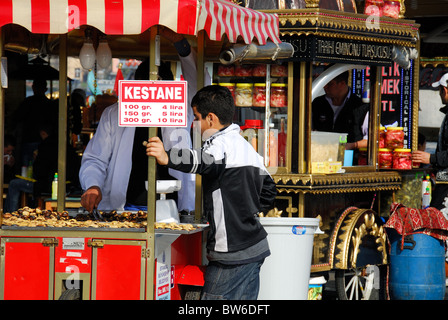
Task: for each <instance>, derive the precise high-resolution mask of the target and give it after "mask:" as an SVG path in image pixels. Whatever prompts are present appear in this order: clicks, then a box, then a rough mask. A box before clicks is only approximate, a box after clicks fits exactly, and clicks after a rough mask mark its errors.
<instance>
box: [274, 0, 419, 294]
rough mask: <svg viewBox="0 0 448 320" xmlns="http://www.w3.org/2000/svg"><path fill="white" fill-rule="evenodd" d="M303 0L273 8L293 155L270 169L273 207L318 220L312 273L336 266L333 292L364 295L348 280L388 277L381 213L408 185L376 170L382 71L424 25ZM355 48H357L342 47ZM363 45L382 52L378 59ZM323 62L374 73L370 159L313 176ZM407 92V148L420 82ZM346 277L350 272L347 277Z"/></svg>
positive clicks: (414, 76) (413, 139) (413, 138)
mask: <svg viewBox="0 0 448 320" xmlns="http://www.w3.org/2000/svg"><path fill="white" fill-rule="evenodd" d="M305 2H306V3H307V8H304V9H297V10H272V11H271V10H268V12H276V13H278V15H279V18H280V26H281V29H280V32H281V35H282V36H283V38H282V40H283V41H285V42H290V43H291V44H293V46H294V49H295V53H294V56H293V58H292V59H291V60H292V61H291V62H289V70H291V72H290V73H289V79H288V88H291V90H290V91H289V98H290V99H289V100H290V101H289V104H288V108H289V109H288V136H289V137H291V139H288V144H287V148H288V149H287V150H288V152H287V153H288V157H287V161H286V166H285V168H279V169H278V170H276V172H274V173H273V174H272V176H273V178H274V180H275V182H276V184H277V190H278V197H277V200H276V209H275V212H276V213H277V214H278V213H281V215H282V216H284V217H286V216H287V217H319V218H320V220H321V223H320V226H319V227H320V231H321V232H320V233H319V232H318V233H317V234H316V235H315V239H314V250H313V259H312V268H311V272H312V273H321V272H327V271H336V286H338V283H339V286H341V288H340V289H338V288H336V289H337V291H341V292H342V293H340V294H339V298H347V299H350V298H356V297H358V298H360V297H359V296H356V294H357V293H356V294H355V296H353V294H351V293H350V292H348V291H347V290H348V285H349V284H348V280H349V279H354V278H360V277H361V278H364V279H365V278H368V277H370V278H372V277H373V276H374V273H375V275H377V273H376V272H377V271H380V273H381V275H382V276H383V275H384V269H382V268H383V266H385V265H387V263H388V254H387V246H386V243H387V241H386V234H385V231H384V229H383V227H382V225H383V223H384V218H383V217H387V215H388V207H389V206H390V202H391V201H392V199H395V200H397V199H399V198H400V197H401V195H400V189H402V188H403V187H404V188H406V183H407V180H406V179H404V178H403V177H404V176H405V175H406V173H404V172H399V171H396V170H395V171H393V170H389V171H386V170H380V169H379V168H378V161H377V156H378V127H379V125H380V123H382V122H381V114H382V112H381V85H382V72H381V68H382V67H384V66H390V65H391V64H393V57H392V52H393V50H395V49H397V48H407V49H416V50H418V49H419V40H418V38H419V34H418V27H419V26H418V25H416V24H415V23H414V21H410V20H403V19H392V18H383V17H381V18H377V19H378V21H377V22H378V25H377V26H376V27H375V28H372V27H371V25H369V19H371V17H369V16H367V15H364V14H357V13H356V12H338V11H333V10H327V9H323V8H319V7H318V3H319V1H305ZM310 2H313V3H314V4H310ZM401 4H402V10H401V13H400V18H403V15H404V13H405V11H404V3H403V2H402V3H401ZM350 46H351V47H353V48H355V46H358V47H357V48H360V50H355V49H353V50H351V51H350V50H348V51H347V50H345V51H344V50H339V49H340V48H349V47H350ZM363 48H369V50H374V51H375V50H376V52H383V53H384V54H379V55H377V56H376V57H375V58H373V57H372V56H369V53H368V50H364V49H363ZM319 63H336V64H352V65H355V66H354V67H353V68H355V69H356V65H360V66H361V65H369V66H370V70H371V74H372V77H371V83H372V85H371V101H370V115H371V116H370V118H369V143H368V150H369V151H368V160H367V164H366V165H362V166H353V167H344V169H345V173H335V174H313V173H311V172H312V170H311V147H310V146H311V102H312V93H313V79H314V78H313V76H314V74H313V68H315V67H316V66H318V65H319ZM418 63H419V61H418V58H416V59H413V60H412V61H411V64H412V69H413V71H412V72H411V73H410V76H409V77H410V78H411V80H413V81H414V82H415V81H416V80H417V81H418V76H419V75H418V67H416V68H413V66H414V65H415V66H418ZM383 73H384V72H383ZM410 95H411V97H410V103H409V109H408V110H407V111H406V112H407V113H409V114H408V115H407V116H408V118H407V120H408V123H407V133H408V145H409V148H410V149H416V147H417V134H418V132H417V131H418V123H417V121H418V86H415V87H414V88H412V89H411V92H410ZM372 128H375V129H374V130H373V129H372ZM413 174H415V173H413ZM406 190H407V189H406ZM408 196H409V195H408ZM404 198H405V197H401V198H400V199H399V200H403V201H404ZM369 270H370V271H369ZM372 270H373V271H372ZM341 275H342V276H341ZM344 275H345V277H344ZM347 275H353V277H352V278H350V277H351V276H350V277H349V279H348V278H347ZM354 280H356V281H358V280H357V279H354ZM350 281H353V280H350ZM364 285H367V284H366V282H365V281H364V282H360V286H361V287H362V286H364ZM367 286H368V285H367ZM370 289H371V288H370ZM370 289H369V290H370ZM362 290H364V292H362V293H361V295H363V296H361V298H371V296H369V295H370V293H371V291H369V293H368V294H367V296H366V293H365V291H366V290H367V289H366V288H364V289H362ZM380 291H381V292H380V295H382V294H384V292H385V291H384V288H381V289H380ZM352 293H353V290H352Z"/></svg>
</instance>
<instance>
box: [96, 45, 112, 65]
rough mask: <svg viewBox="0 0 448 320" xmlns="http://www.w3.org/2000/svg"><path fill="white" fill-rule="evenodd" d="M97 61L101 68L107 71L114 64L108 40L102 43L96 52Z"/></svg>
mask: <svg viewBox="0 0 448 320" xmlns="http://www.w3.org/2000/svg"><path fill="white" fill-rule="evenodd" d="M96 59H97V61H98V65H99V66H100V67H101V68H103V69H106V68H107V67H108V66H110V64H111V62H112V52H111V51H110V48H109V45H108V44H107V40H105V39H104V40H101V41H100V43H99V45H98V49H97V50H96Z"/></svg>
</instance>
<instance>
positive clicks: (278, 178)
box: [272, 171, 402, 194]
mask: <svg viewBox="0 0 448 320" xmlns="http://www.w3.org/2000/svg"><path fill="white" fill-rule="evenodd" d="M272 177H273V179H274V181H275V183H276V185H277V190H278V191H279V192H280V193H282V192H286V193H296V194H297V193H312V194H326V193H350V192H369V191H392V190H399V189H400V188H401V181H402V179H401V175H400V174H399V173H398V172H395V171H387V172H368V173H367V172H366V173H340V174H339V173H336V174H277V175H273V176H272Z"/></svg>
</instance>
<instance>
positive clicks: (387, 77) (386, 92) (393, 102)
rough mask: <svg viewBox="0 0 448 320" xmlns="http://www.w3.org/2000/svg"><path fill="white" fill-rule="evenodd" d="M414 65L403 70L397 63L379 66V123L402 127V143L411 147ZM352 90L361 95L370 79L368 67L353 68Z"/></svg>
mask: <svg viewBox="0 0 448 320" xmlns="http://www.w3.org/2000/svg"><path fill="white" fill-rule="evenodd" d="M413 67H414V65H413V62H412V63H411V68H409V69H408V70H405V69H403V68H401V67H400V66H398V64H397V63H393V64H390V66H383V67H381V75H382V83H381V105H380V111H381V125H382V126H388V125H394V126H397V127H403V130H404V133H405V141H404V145H405V147H406V148H411V147H412V114H413V110H412V109H413V103H412V101H413V98H414V97H413V87H414V83H413V80H414V68H413ZM352 75H353V77H352V79H353V83H352V91H353V93H355V94H356V95H358V96H359V97H362V93H363V91H364V86H365V83H366V81H370V67H367V68H366V69H365V70H353V74H352Z"/></svg>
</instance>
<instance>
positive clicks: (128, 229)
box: [1, 223, 208, 234]
mask: <svg viewBox="0 0 448 320" xmlns="http://www.w3.org/2000/svg"><path fill="white" fill-rule="evenodd" d="M180 225H182V223H180ZM192 225H193V227H195V228H196V229H194V230H172V229H154V233H168V234H192V233H196V232H200V231H202V230H204V229H205V228H206V227H208V225H206V224H192ZM1 229H2V230H17V231H102V232H139V233H143V232H146V229H145V228H93V227H20V226H2V227H1Z"/></svg>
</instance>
